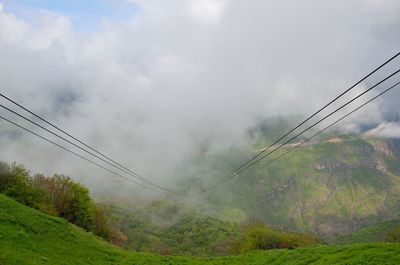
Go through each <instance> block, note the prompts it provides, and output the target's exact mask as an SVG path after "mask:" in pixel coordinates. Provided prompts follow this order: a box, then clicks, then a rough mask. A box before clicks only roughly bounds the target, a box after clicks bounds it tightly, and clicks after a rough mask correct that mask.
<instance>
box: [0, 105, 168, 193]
mask: <svg viewBox="0 0 400 265" xmlns="http://www.w3.org/2000/svg"><path fill="white" fill-rule="evenodd" d="M0 107H2V108H3V109H5V110H7V111H9V112H11V113H13V114H15V115H17V116H18V117H20V118H22V119H24V120H26V121H28V122H30V123H32V124H34V125H36V126H38V127H39V128H41V129H43V130H45V131H47V132H49V133H51V134H52V135H54V136H56V137H58V138H60V139H62V140H64V141H66V142H67V143H69V144H71V145H73V146H75V147H77V148H79V149H80V150H82V151H84V152H86V153H88V154H90V155H92V156H94V157H96V158H97V159H99V160H101V161H103V162H105V163H107V164H109V165H110V166H112V167H114V168H117V169H119V170H121V171H123V172H125V173H126V174H129V175H131V176H132V177H134V178H136V179H139V180H141V179H140V178H138V177H137V176H136V175H134V174H132V173H130V172H129V171H127V170H125V169H123V168H121V167H118V166H116V165H114V164H112V163H110V162H109V161H107V160H105V159H103V158H101V157H100V156H98V155H96V154H94V153H92V152H90V151H88V150H86V149H85V148H82V147H81V146H79V145H77V144H75V143H73V142H71V141H70V140H68V139H66V138H65V137H63V136H61V135H59V134H57V133H55V132H53V131H51V130H49V129H47V128H45V127H43V126H42V125H40V124H38V123H37V122H34V121H32V120H31V119H28V118H27V117H25V116H23V115H21V114H19V113H18V112H16V111H14V110H12V109H10V108H8V107H6V106H4V105H2V104H0ZM142 181H143V180H142ZM148 185H151V186H154V187H156V188H158V189H160V190H163V191H165V192H170V191H169V190H165V189H164V188H162V187H159V186H158V185H156V184H150V183H148Z"/></svg>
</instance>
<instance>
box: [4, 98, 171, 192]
mask: <svg viewBox="0 0 400 265" xmlns="http://www.w3.org/2000/svg"><path fill="white" fill-rule="evenodd" d="M0 96H1V97H3V98H4V99H6V100H8V101H9V102H11V103H13V104H14V105H16V106H18V107H20V108H21V109H23V110H25V111H26V112H28V113H30V114H31V115H33V116H35V117H36V118H38V119H40V120H41V121H43V122H45V123H46V124H48V125H50V126H51V127H53V128H55V129H57V130H58V131H60V132H62V133H63V134H65V135H67V136H69V137H70V138H72V139H73V140H75V141H77V142H78V143H80V144H82V145H83V146H85V147H87V148H89V149H90V150H92V151H93V152H95V153H97V154H98V155H100V156H102V157H104V158H106V159H108V160H109V161H111V162H112V163H114V164H115V165H117V166H118V167H117V168H118V169H119V170H121V171H124V172H125V173H127V174H129V175H131V176H133V177H135V178H136V179H140V180H141V181H144V182H146V183H147V184H149V185H152V186H154V187H156V188H159V189H162V190H164V191H167V192H170V193H172V191H170V190H168V189H166V188H163V187H161V186H159V185H157V184H156V183H154V182H152V181H150V180H148V179H146V178H144V177H143V176H141V175H139V174H138V173H136V172H134V171H132V170H130V169H129V168H127V167H125V166H123V165H122V164H120V163H118V162H116V161H115V160H113V159H112V158H110V157H109V156H107V155H105V154H104V153H102V152H100V151H98V150H96V149H95V148H93V147H91V146H89V145H88V144H87V143H85V142H83V141H82V140H79V139H78V138H76V137H74V136H73V135H72V134H70V133H68V132H66V131H65V130H63V129H61V128H60V127H59V126H56V125H55V124H53V123H51V122H50V121H48V120H46V119H45V118H43V117H41V116H39V115H37V114H36V113H34V112H33V111H31V110H29V109H27V108H26V107H24V106H22V105H21V104H19V103H17V102H16V101H14V100H12V99H11V98H9V97H7V96H5V95H3V94H0ZM1 106H2V105H1ZM2 107H3V108H5V107H4V106H2ZM8 110H9V111H10V109H8ZM12 112H13V111H12ZM13 113H14V114H16V113H15V112H13ZM16 115H18V116H20V115H19V114H16ZM20 117H21V116H20ZM22 118H24V117H22ZM24 119H26V118H24ZM29 122H32V121H29ZM36 125H37V124H36ZM37 126H40V125H37ZM40 127H41V128H42V129H44V130H47V129H45V128H44V127H42V126H40ZM47 131H48V130H47ZM50 133H52V132H50ZM52 134H54V133H52ZM56 136H57V137H59V138H61V136H59V135H56ZM62 139H63V140H65V141H68V140H66V139H64V138H62ZM68 142H69V143H70V144H73V143H71V142H70V141H68ZM73 145H74V146H76V147H78V148H80V149H82V148H81V147H79V146H77V145H75V144H73ZM82 150H83V149H82ZM85 152H88V151H86V150H85ZM90 154H91V155H93V156H95V157H96V158H98V159H101V160H102V161H103V162H106V163H108V164H110V165H111V163H109V162H107V161H105V160H103V159H102V158H99V157H98V156H97V155H94V154H92V153H90ZM113 166H114V165H113ZM114 167H116V166H114Z"/></svg>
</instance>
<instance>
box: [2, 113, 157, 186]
mask: <svg viewBox="0 0 400 265" xmlns="http://www.w3.org/2000/svg"><path fill="white" fill-rule="evenodd" d="M0 119H3V120H4V121H7V122H9V123H11V124H13V125H15V126H16V127H19V128H21V129H23V130H25V131H27V132H29V133H31V134H33V135H35V136H37V137H39V138H41V139H43V140H45V141H47V142H49V143H51V144H53V145H55V146H58V147H59V148H61V149H63V150H65V151H67V152H69V153H71V154H73V155H75V156H77V157H79V158H81V159H84V160H86V161H87V162H89V163H91V164H93V165H95V166H98V167H100V168H102V169H104V170H106V171H108V172H110V173H112V174H114V175H116V176H118V177H120V178H123V179H125V180H127V181H129V182H132V183H134V184H136V185H139V186H141V187H143V188H146V189H149V190H152V191H155V192H160V191H159V190H156V189H153V188H150V187H148V186H145V185H143V184H141V183H138V182H135V181H133V180H131V179H129V178H126V177H124V176H123V175H121V174H118V173H117V172H115V171H112V170H110V169H108V168H106V167H103V166H102V165H100V164H98V163H96V162H94V161H92V160H90V159H89V158H86V157H84V156H81V155H79V154H77V153H75V152H74V151H71V150H70V149H68V148H66V147H64V146H62V145H59V144H57V143H55V142H53V141H51V140H49V139H47V138H46V137H44V136H41V135H39V134H37V133H35V132H33V131H31V130H29V129H27V128H25V127H23V126H22V125H19V124H17V123H15V122H13V121H11V120H9V119H7V118H4V117H3V116H1V115H0Z"/></svg>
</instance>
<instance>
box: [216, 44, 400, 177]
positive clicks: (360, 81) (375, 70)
mask: <svg viewBox="0 0 400 265" xmlns="http://www.w3.org/2000/svg"><path fill="white" fill-rule="evenodd" d="M399 55H400V52H398V53H397V54H395V55H394V56H392V57H391V58H389V59H388V60H387V61H385V62H384V63H383V64H381V65H380V66H378V67H377V68H375V69H374V70H373V71H371V72H370V73H368V74H367V75H365V76H364V77H363V78H361V79H360V80H359V81H357V82H356V83H354V84H353V85H352V86H350V87H349V88H347V89H346V90H345V91H343V92H342V93H341V94H339V95H338V96H336V97H335V98H334V99H332V100H331V101H329V102H328V103H327V104H325V105H324V106H323V107H321V108H320V109H318V110H317V111H316V112H314V113H313V114H312V115H311V116H309V117H308V118H306V119H305V120H303V121H302V122H300V123H299V124H298V125H296V126H295V127H294V128H292V129H291V130H289V131H288V132H286V133H285V134H284V135H283V136H281V137H280V138H279V139H277V140H275V141H274V142H273V143H271V144H270V145H269V146H268V147H266V148H264V149H263V150H261V151H260V152H259V153H258V154H256V155H254V156H253V157H251V158H250V159H248V160H247V161H246V162H245V163H243V164H242V165H240V166H239V167H238V168H236V169H235V170H234V171H233V172H232V173H230V174H229V175H227V176H225V177H223V178H221V179H220V180H219V181H217V182H216V183H215V184H218V183H220V182H222V181H223V180H224V179H226V178H229V177H231V176H232V175H236V174H237V172H239V171H240V170H241V169H242V168H244V167H246V166H247V165H248V164H249V163H251V162H252V161H254V160H255V159H257V158H258V157H259V156H261V155H262V154H263V153H265V152H266V151H268V150H269V149H270V148H271V147H273V146H274V145H276V144H277V143H279V142H280V141H281V140H283V139H284V138H285V137H287V136H288V135H290V134H291V133H292V132H294V131H295V130H297V129H298V128H299V127H300V126H302V125H303V124H305V123H306V122H308V121H309V120H311V119H312V118H314V117H315V116H316V115H318V114H319V113H321V112H322V111H323V110H324V109H326V108H327V107H329V106H330V105H332V104H333V103H334V102H335V101H337V100H338V99H339V98H341V97H342V96H344V95H345V94H347V93H348V92H349V91H351V90H352V89H354V88H355V87H356V86H357V85H359V84H361V83H362V82H363V81H365V80H366V79H367V78H369V77H370V76H372V75H373V74H375V73H376V72H377V71H379V70H380V69H381V68H383V67H384V66H385V65H387V64H388V63H390V62H391V61H393V60H394V59H395V58H397V57H398V56H399Z"/></svg>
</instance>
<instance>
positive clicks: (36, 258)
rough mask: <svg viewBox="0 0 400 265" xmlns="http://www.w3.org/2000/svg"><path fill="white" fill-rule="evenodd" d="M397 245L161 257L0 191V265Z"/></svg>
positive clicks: (305, 257)
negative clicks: (132, 248) (116, 242)
mask: <svg viewBox="0 0 400 265" xmlns="http://www.w3.org/2000/svg"><path fill="white" fill-rule="evenodd" d="M399 249H400V244H397V243H390V244H388V243H368V244H365V243H364V244H353V245H345V246H313V247H306V248H297V249H294V250H276V249H275V250H268V251H255V252H250V253H247V254H244V255H239V256H226V257H219V258H199V257H179V256H160V255H156V254H146V253H134V252H128V251H126V250H123V249H120V248H118V247H115V246H113V245H111V244H109V243H107V242H105V241H104V240H102V239H101V238H98V237H96V236H94V235H92V234H90V233H87V232H85V231H84V230H83V229H80V228H78V227H76V226H74V225H72V224H70V223H68V222H67V221H66V220H65V219H62V218H59V217H53V216H50V215H47V214H43V213H41V212H39V211H36V210H34V209H32V208H28V207H26V206H24V205H22V204H20V203H17V202H15V201H14V200H12V199H10V198H8V197H6V196H4V195H1V194H0V250H1V251H0V264H4V265H31V264H60V265H69V264H71V265H72V264H73V265H76V264H85V265H86V264H96V265H101V264H107V265H112V264H115V265H141V264H149V265H150V264H160V265H163V264H165V265H170V264H188V265H206V264H210V265H211V264H214V265H219V264H221V265H222V264H226V265H228V264H229V265H236V264H237V265H239V264H240V265H243V264H260V265H261V264H272V265H274V264H304V265H305V264H310V263H312V264H400V251H399Z"/></svg>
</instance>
